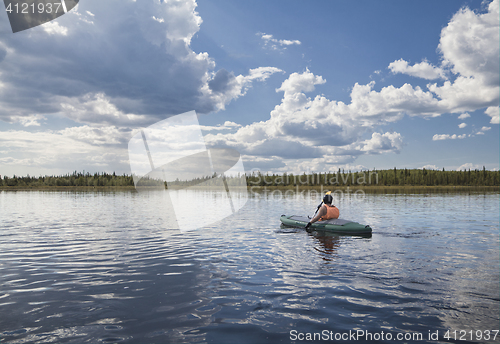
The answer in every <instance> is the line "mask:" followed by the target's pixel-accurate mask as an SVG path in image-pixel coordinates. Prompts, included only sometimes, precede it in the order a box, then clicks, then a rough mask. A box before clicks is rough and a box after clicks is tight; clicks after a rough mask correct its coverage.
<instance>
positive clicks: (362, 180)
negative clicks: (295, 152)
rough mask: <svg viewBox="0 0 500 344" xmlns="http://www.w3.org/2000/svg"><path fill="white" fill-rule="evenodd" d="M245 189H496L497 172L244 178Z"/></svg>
mask: <svg viewBox="0 0 500 344" xmlns="http://www.w3.org/2000/svg"><path fill="white" fill-rule="evenodd" d="M247 184H248V185H249V186H315V185H323V186H363V185H364V186H366V185H382V186H500V172H499V171H487V170H486V169H485V167H484V166H483V169H482V170H478V169H475V170H470V169H469V170H462V171H445V169H444V168H443V170H442V171H441V170H427V169H425V168H423V169H406V168H405V169H396V168H394V169H390V170H376V169H374V170H372V171H361V172H351V171H344V170H341V169H339V170H338V171H337V172H321V173H309V174H306V173H303V174H296V175H294V174H291V173H290V174H287V173H283V174H272V175H269V174H262V173H260V172H253V173H252V174H251V175H249V176H247Z"/></svg>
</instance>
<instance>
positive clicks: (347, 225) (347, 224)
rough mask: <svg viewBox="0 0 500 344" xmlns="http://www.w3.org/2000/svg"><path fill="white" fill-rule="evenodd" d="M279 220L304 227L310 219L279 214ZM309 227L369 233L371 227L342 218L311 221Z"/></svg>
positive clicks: (286, 224)
mask: <svg viewBox="0 0 500 344" xmlns="http://www.w3.org/2000/svg"><path fill="white" fill-rule="evenodd" d="M280 221H281V223H283V224H284V225H285V226H290V227H305V226H306V225H307V223H308V222H309V221H310V219H309V218H308V217H307V216H298V215H292V216H286V215H281V218H280ZM309 228H311V229H314V230H324V231H329V232H334V233H342V234H370V233H371V232H372V229H371V227H370V226H368V225H362V224H360V223H357V222H353V221H349V220H343V219H332V220H326V221H318V222H315V223H313V224H312V225H311V227H309Z"/></svg>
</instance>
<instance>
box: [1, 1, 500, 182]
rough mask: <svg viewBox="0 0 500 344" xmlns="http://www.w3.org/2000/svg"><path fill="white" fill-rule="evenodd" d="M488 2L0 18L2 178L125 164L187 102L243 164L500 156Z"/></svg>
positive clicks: (109, 5)
mask: <svg viewBox="0 0 500 344" xmlns="http://www.w3.org/2000/svg"><path fill="white" fill-rule="evenodd" d="M498 7H499V4H498V0H496V1H483V2H481V1H456V0H452V1H447V0H441V1H418V2H417V1H414V2H410V1H403V2H402V1H356V2H352V1H314V2H311V1H293V2H290V1H248V2H246V1H245V2H244V1H221V0H216V1H208V0H203V1H199V3H196V2H195V1H179V2H176V1H165V2H163V1H162V2H160V1H156V0H150V1H149V0H143V1H132V0H105V1H102V0H101V1H97V0H82V1H80V4H79V5H78V7H77V8H75V9H73V10H72V11H71V12H69V13H68V14H66V15H64V16H61V17H59V18H58V19H56V20H54V21H52V22H49V23H47V24H44V25H42V26H39V27H36V28H33V29H30V30H26V31H22V32H18V33H15V34H12V33H10V32H9V31H8V19H7V16H6V15H4V16H3V17H1V16H0V20H1V22H0V174H2V175H12V174H21V175H23V174H27V173H29V174H31V175H40V174H42V175H44V174H61V173H67V172H71V171H74V170H78V171H82V170H85V171H90V172H97V171H107V172H112V171H116V172H119V173H130V167H129V165H128V155H127V142H128V140H130V138H131V137H132V136H133V135H134V134H135V133H136V132H137V131H138V130H139V129H140V128H143V127H146V126H149V125H152V124H154V123H156V122H158V121H160V120H162V119H165V118H167V117H169V116H172V115H176V114H180V113H183V112H187V111H191V110H195V111H196V112H197V113H198V114H199V121H200V124H201V125H203V129H204V130H203V133H204V135H205V141H206V143H207V145H209V146H219V147H220V146H223V147H231V148H235V149H237V150H238V151H239V152H240V153H241V154H242V156H243V159H244V160H243V161H244V164H245V167H246V169H247V170H252V169H261V170H263V171H270V172H285V171H286V172H302V171H329V170H330V171H332V170H336V169H338V168H346V169H356V170H359V169H372V168H377V169H382V168H393V167H397V168H422V167H426V168H438V169H441V168H443V167H444V168H445V169H448V170H449V169H453V170H454V169H463V168H482V166H483V165H484V166H486V168H487V169H498V167H499V125H498V124H499V107H498V106H499V97H500V87H499V31H500V30H499V15H498Z"/></svg>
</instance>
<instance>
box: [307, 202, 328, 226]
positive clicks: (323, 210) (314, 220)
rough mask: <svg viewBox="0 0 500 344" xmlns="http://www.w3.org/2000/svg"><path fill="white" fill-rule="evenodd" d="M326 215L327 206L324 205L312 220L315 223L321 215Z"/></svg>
mask: <svg viewBox="0 0 500 344" xmlns="http://www.w3.org/2000/svg"><path fill="white" fill-rule="evenodd" d="M325 215H326V206H325V205H322V206H321V208H319V211H318V213H317V214H316V216H315V217H313V218H312V219H311V221H310V222H311V223H314V222H316V221H318V220H319V219H320V218H321V217H323V216H325Z"/></svg>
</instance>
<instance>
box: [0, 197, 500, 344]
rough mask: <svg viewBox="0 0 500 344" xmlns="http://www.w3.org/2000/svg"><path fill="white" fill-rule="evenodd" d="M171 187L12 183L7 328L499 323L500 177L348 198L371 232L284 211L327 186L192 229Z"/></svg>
mask: <svg viewBox="0 0 500 344" xmlns="http://www.w3.org/2000/svg"><path fill="white" fill-rule="evenodd" d="M193 192H194V191H193ZM158 197H162V196H159V194H158V193H155V192H151V193H141V194H137V193H132V192H128V191H124V192H30V191H22V192H0V223H1V228H0V338H1V341H2V343H3V342H5V343H21V342H35V343H37V342H57V343H65V342H78V343H80V342H92V343H94V342H124V343H138V342H141V343H152V342H216V343H219V342H231V343H232V342H238V343H246V342H248V343H275V342H290V335H289V331H290V330H292V329H295V330H297V331H301V332H321V331H322V330H329V331H333V332H345V331H349V330H356V329H362V330H367V331H372V332H380V331H381V330H384V331H385V332H387V331H392V332H394V333H396V332H404V331H414V332H416V331H418V332H421V333H424V334H425V335H427V333H428V331H436V330H441V331H442V330H447V329H451V330H454V329H456V330H477V329H483V330H486V329H497V328H498V322H499V311H500V309H499V305H500V300H499V278H500V277H499V231H498V230H499V202H498V193H470V194H469V193H467V194H460V193H455V194H452V193H449V194H412V195H405V194H388V195H385V194H367V195H366V197H365V198H364V199H362V200H341V201H339V203H338V204H337V206H338V207H339V208H340V212H341V217H342V218H348V219H352V220H356V221H358V222H360V223H366V224H370V226H371V227H372V228H373V235H372V236H371V237H356V236H339V235H334V234H329V233H325V232H316V231H314V232H311V233H308V232H306V231H305V230H303V229H297V228H286V227H285V228H283V227H280V221H279V217H280V215H281V214H300V215H311V214H312V213H313V212H314V210H315V209H316V205H317V203H318V199H317V198H314V197H302V198H301V197H296V198H294V199H292V200H290V199H288V200H283V199H275V198H273V197H270V196H265V195H261V196H259V195H252V197H250V198H249V199H248V201H247V204H246V205H245V206H244V207H243V209H242V210H241V211H239V212H238V213H235V214H234V215H232V216H230V217H228V218H226V219H223V220H221V221H220V222H218V223H215V224H213V225H210V226H208V227H205V228H203V229H201V230H197V231H193V232H188V233H180V232H179V231H178V230H176V229H167V228H169V226H167V225H166V223H168V221H169V218H168V216H165V212H164V211H163V209H162V208H161V207H160V206H158V204H160V203H161V202H158ZM192 197H193V199H196V198H197V194H196V193H195V192H194V193H193V195H192ZM201 206H202V204H201ZM194 215H195V214H194ZM170 228H173V227H172V226H170ZM443 333H444V332H443ZM424 338H426V337H425V336H424ZM441 340H442V341H443V342H444V341H445V340H444V339H443V338H441Z"/></svg>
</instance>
